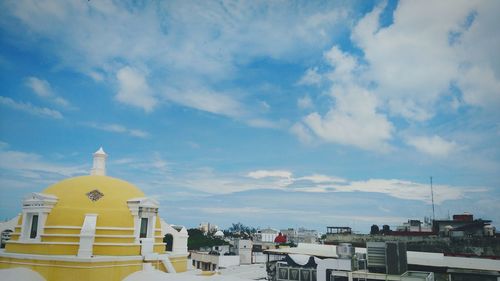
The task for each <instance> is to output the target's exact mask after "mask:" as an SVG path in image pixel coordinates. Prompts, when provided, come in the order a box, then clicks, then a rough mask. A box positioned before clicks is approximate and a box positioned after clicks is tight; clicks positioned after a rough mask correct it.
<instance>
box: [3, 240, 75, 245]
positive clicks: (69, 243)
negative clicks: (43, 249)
mask: <svg viewBox="0 0 500 281" xmlns="http://www.w3.org/2000/svg"><path fill="white" fill-rule="evenodd" d="M9 243H12V244H43V245H80V243H78V242H48V241H30V240H23V241H17V240H9Z"/></svg>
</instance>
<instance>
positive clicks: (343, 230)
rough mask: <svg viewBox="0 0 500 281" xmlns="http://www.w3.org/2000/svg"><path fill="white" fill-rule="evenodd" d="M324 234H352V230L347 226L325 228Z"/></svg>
mask: <svg viewBox="0 0 500 281" xmlns="http://www.w3.org/2000/svg"><path fill="white" fill-rule="evenodd" d="M326 234H327V235H328V234H352V228H350V227H348V226H327V227H326Z"/></svg>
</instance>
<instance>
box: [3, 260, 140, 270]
mask: <svg viewBox="0 0 500 281" xmlns="http://www.w3.org/2000/svg"><path fill="white" fill-rule="evenodd" d="M0 263H5V264H19V265H32V266H43V267H59V268H80V269H93V268H113V267H129V266H142V264H143V263H131V264H111V265H93V266H83V265H56V264H51V263H48V264H43V263H32V262H13V261H0Z"/></svg>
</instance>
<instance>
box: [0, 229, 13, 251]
mask: <svg viewBox="0 0 500 281" xmlns="http://www.w3.org/2000/svg"><path fill="white" fill-rule="evenodd" d="M12 232H13V231H12V230H10V229H6V230H4V231H2V240H1V243H0V244H1V245H0V248H2V249H3V248H5V242H7V241H9V240H10V235H11V234H12Z"/></svg>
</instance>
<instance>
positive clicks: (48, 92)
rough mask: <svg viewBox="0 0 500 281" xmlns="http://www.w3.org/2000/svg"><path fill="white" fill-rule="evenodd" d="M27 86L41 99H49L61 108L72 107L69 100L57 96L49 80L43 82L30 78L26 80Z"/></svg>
mask: <svg viewBox="0 0 500 281" xmlns="http://www.w3.org/2000/svg"><path fill="white" fill-rule="evenodd" d="M26 85H27V86H28V87H30V88H31V90H33V92H34V93H35V94H36V95H37V96H39V97H41V98H44V99H47V100H49V101H50V102H52V103H54V104H57V105H59V106H63V107H67V108H69V107H71V105H70V103H69V102H68V101H67V100H65V99H63V98H61V97H59V96H57V95H56V94H55V93H54V90H53V89H52V87H51V86H50V83H49V82H48V81H47V80H43V79H40V78H37V77H28V78H27V79H26Z"/></svg>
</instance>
